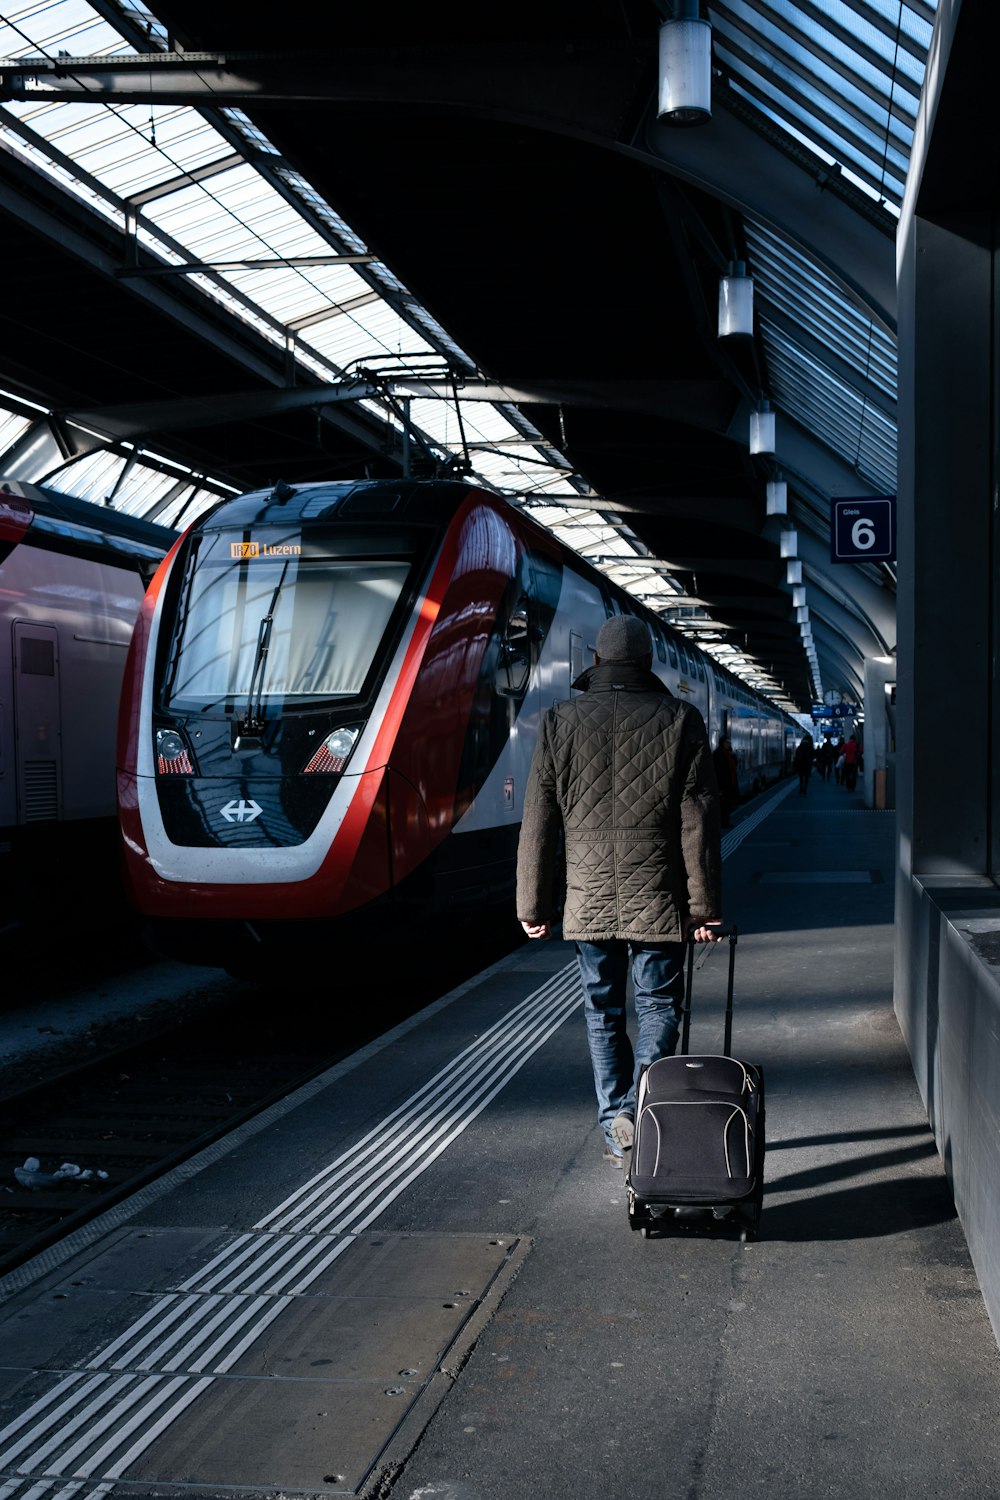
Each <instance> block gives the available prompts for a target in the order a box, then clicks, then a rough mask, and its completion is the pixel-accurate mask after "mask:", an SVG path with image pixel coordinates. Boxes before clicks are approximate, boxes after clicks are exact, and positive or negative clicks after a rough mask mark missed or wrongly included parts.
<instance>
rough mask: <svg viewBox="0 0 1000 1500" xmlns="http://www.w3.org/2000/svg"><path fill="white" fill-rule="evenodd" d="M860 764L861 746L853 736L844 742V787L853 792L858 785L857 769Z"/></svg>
mask: <svg viewBox="0 0 1000 1500" xmlns="http://www.w3.org/2000/svg"><path fill="white" fill-rule="evenodd" d="M860 762H861V746H860V745H859V744H858V742H857V740H856V739H855V738H854V735H853V734H852V735H849V736H848V738H847V739H846V740H845V741H844V785H845V786H846V788H847V790H848V791H849V792H853V791H854V789H855V787H856V786H857V784H858V767H859V765H860Z"/></svg>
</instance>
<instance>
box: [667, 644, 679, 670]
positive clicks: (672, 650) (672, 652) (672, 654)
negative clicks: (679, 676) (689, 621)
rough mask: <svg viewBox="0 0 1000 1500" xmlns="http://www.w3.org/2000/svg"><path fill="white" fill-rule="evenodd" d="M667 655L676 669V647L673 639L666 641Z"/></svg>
mask: <svg viewBox="0 0 1000 1500" xmlns="http://www.w3.org/2000/svg"><path fill="white" fill-rule="evenodd" d="M667 655H668V656H669V658H670V665H671V666H672V667H673V668H674V670H675V671H676V670H677V647H676V646H675V645H674V643H673V641H668V642H667Z"/></svg>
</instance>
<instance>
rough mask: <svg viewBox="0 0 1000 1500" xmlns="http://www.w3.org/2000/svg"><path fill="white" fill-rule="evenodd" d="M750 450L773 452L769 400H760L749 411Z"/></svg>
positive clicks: (772, 429)
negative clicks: (755, 406)
mask: <svg viewBox="0 0 1000 1500" xmlns="http://www.w3.org/2000/svg"><path fill="white" fill-rule="evenodd" d="M750 452H751V453H773V452H774V412H773V411H772V410H771V403H770V402H769V401H762V402H761V403H760V406H759V407H758V408H757V410H756V411H752V412H751V413H750Z"/></svg>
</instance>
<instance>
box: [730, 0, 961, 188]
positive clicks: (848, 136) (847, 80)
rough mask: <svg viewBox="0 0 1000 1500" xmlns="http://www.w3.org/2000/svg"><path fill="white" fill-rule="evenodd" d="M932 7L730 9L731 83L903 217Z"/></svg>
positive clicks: (864, 1) (849, 2) (841, 2)
mask: <svg viewBox="0 0 1000 1500" xmlns="http://www.w3.org/2000/svg"><path fill="white" fill-rule="evenodd" d="M933 10H934V7H933V5H931V4H929V3H927V0H909V3H904V0H876V3H873V0H824V3H823V4H819V3H815V0H723V3H714V0H711V3H710V4H709V6H708V13H709V18H710V19H711V21H712V23H713V29H714V40H715V52H716V59H717V61H718V62H719V64H720V65H721V66H722V68H723V71H724V72H725V74H726V76H727V77H728V78H729V79H730V80H731V81H732V82H733V83H734V84H735V85H736V86H737V88H738V89H739V90H740V92H742V93H744V94H745V95H746V96H747V97H749V98H750V99H752V100H753V102H754V103H755V104H756V105H757V106H758V107H759V108H760V109H762V110H763V112H764V113H765V114H767V115H769V116H770V117H771V118H772V119H774V120H776V121H777V122H778V123H780V124H782V125H784V126H786V127H787V128H791V129H792V130H793V131H794V132H795V134H796V136H797V138H798V139H800V140H802V141H803V142H804V143H805V144H808V145H811V146H812V148H813V149H814V150H816V151H817V152H818V153H819V154H820V155H821V156H822V157H823V159H824V160H828V161H832V162H838V163H840V165H841V166H842V168H843V169H844V170H845V172H847V173H849V174H850V176H851V177H852V180H854V181H855V182H857V183H858V184H859V185H861V186H863V187H864V189H865V191H867V192H868V193H870V194H871V195H872V196H873V197H874V198H876V199H879V200H884V201H885V202H886V203H887V204H889V205H892V206H893V207H894V208H896V209H898V206H899V204H900V202H901V200H902V193H903V186H904V183H905V179H906V170H907V164H908V161H909V153H910V149H911V146H912V140H913V126H914V123H915V119H916V111H917V106H918V103H919V97H920V90H921V88H922V86H923V79H924V69H925V64H926V54H927V49H928V47H929V45H930V39H931V32H932V23H933Z"/></svg>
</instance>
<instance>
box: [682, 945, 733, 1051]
mask: <svg viewBox="0 0 1000 1500" xmlns="http://www.w3.org/2000/svg"><path fill="white" fill-rule="evenodd" d="M719 934H720V936H721V937H723V938H728V939H729V981H728V984H727V987H726V1031H725V1039H724V1041H723V1044H722V1050H723V1054H724V1055H725V1056H726V1057H729V1055H730V1053H731V1052H732V1047H733V977H734V974H735V971H736V939H737V932H736V928H735V927H720V928H719ZM700 946H701V945H700V944H699V943H696V942H695V940H694V938H693V937H689V938H688V952H687V982H686V984H685V986H684V1002H683V1004H682V1006H681V1053H682V1054H686V1053H687V1050H688V1040H689V1038H690V1035H691V992H692V990H693V988H694V950H695V948H697V947H700Z"/></svg>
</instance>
